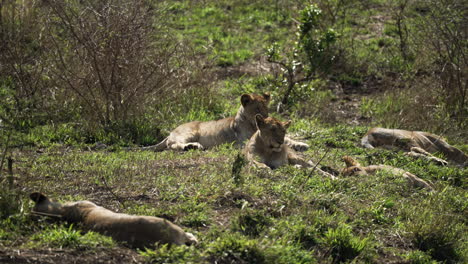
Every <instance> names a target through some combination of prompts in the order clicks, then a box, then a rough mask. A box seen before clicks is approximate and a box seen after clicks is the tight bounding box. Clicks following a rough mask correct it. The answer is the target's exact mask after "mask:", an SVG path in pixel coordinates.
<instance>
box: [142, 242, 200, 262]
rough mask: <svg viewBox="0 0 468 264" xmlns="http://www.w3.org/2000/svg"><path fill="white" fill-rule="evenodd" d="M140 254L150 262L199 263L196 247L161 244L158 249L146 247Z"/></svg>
mask: <svg viewBox="0 0 468 264" xmlns="http://www.w3.org/2000/svg"><path fill="white" fill-rule="evenodd" d="M139 253H140V255H142V256H143V257H145V258H146V260H147V261H148V262H150V263H199V262H200V261H201V260H200V257H197V256H196V254H195V253H196V252H195V248H194V247H187V246H170V245H168V244H165V245H159V246H158V247H156V249H154V250H153V249H149V248H146V249H145V250H140V251H139Z"/></svg>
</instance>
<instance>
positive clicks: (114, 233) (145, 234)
mask: <svg viewBox="0 0 468 264" xmlns="http://www.w3.org/2000/svg"><path fill="white" fill-rule="evenodd" d="M30 198H31V200H33V201H34V202H35V203H36V204H35V206H34V208H33V209H32V212H33V213H35V214H39V215H41V214H42V215H47V216H55V217H59V218H61V219H62V220H65V221H68V222H71V223H82V224H83V225H84V227H85V228H87V229H89V230H92V231H95V232H99V233H101V234H104V235H108V236H111V237H112V238H114V239H115V240H117V241H121V242H126V243H127V244H128V245H130V246H133V247H138V248H143V247H148V246H152V245H154V243H156V242H159V243H163V244H175V245H190V244H194V243H197V239H196V238H195V237H194V236H193V235H192V234H190V233H186V232H184V231H183V230H182V229H181V228H180V227H179V226H177V225H175V224H173V223H171V222H170V221H168V220H166V219H162V218H159V217H154V216H136V215H129V214H121V213H114V212H112V211H110V210H108V209H106V208H104V207H101V206H97V205H96V204H94V203H92V202H90V201H78V202H68V203H63V204H62V203H59V202H54V201H51V200H50V199H49V198H48V197H46V196H45V195H44V194H42V193H38V192H35V193H31V195H30Z"/></svg>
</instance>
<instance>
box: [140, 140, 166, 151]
mask: <svg viewBox="0 0 468 264" xmlns="http://www.w3.org/2000/svg"><path fill="white" fill-rule="evenodd" d="M165 149H167V137H166V138H165V139H164V140H163V141H161V142H159V143H158V144H156V145H152V146H147V147H142V148H141V150H152V151H163V150H165Z"/></svg>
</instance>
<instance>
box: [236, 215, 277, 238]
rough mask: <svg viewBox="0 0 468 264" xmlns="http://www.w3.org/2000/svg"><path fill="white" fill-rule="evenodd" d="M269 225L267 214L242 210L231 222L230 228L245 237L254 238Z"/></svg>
mask: <svg viewBox="0 0 468 264" xmlns="http://www.w3.org/2000/svg"><path fill="white" fill-rule="evenodd" d="M270 224H271V220H270V218H269V217H268V214H267V213H266V212H264V211H261V210H253V209H244V210H241V211H240V213H239V215H238V216H237V217H236V218H235V220H233V223H232V227H233V229H234V230H235V231H239V232H241V233H243V234H245V235H248V236H252V237H256V236H258V235H260V233H261V232H262V231H263V230H264V229H265V228H266V227H268V226H269V225H270Z"/></svg>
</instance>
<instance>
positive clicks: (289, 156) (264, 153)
mask: <svg viewBox="0 0 468 264" xmlns="http://www.w3.org/2000/svg"><path fill="white" fill-rule="evenodd" d="M255 119H256V124H257V128H258V130H257V132H255V134H253V136H252V137H251V138H250V140H249V142H247V144H246V146H245V148H244V155H245V156H246V158H247V160H249V161H250V162H252V163H254V164H255V165H256V166H258V167H261V168H271V169H276V168H278V167H281V166H284V165H288V164H289V165H297V166H301V167H306V168H314V167H315V169H316V170H317V171H318V172H319V173H320V174H322V175H324V176H327V177H330V178H331V179H335V176H333V175H331V174H330V173H327V172H325V171H323V170H321V169H320V168H317V167H316V166H315V164H313V163H312V162H309V161H306V160H304V159H303V158H301V157H300V156H299V155H297V154H296V153H295V152H294V150H292V149H291V148H290V147H289V146H288V145H287V144H285V135H286V129H287V128H288V127H289V125H290V124H291V121H287V122H281V121H279V120H277V119H276V118H273V117H268V118H263V117H262V116H261V115H257V116H256V117H255ZM256 158H258V159H259V161H257V160H256Z"/></svg>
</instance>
